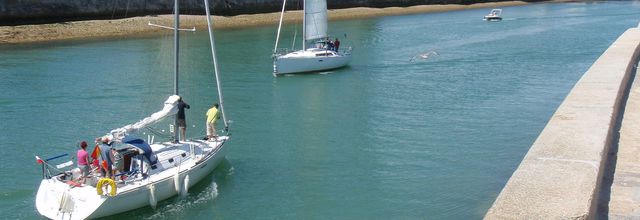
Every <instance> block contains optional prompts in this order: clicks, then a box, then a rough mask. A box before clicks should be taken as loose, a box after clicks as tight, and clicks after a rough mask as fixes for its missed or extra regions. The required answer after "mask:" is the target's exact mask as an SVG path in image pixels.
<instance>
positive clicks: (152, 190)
mask: <svg viewBox="0 0 640 220" xmlns="http://www.w3.org/2000/svg"><path fill="white" fill-rule="evenodd" d="M149 205H151V208H153V209H156V205H158V201H157V200H156V187H155V186H153V184H151V185H149Z"/></svg>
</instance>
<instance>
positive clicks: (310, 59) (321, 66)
mask: <svg viewBox="0 0 640 220" xmlns="http://www.w3.org/2000/svg"><path fill="white" fill-rule="evenodd" d="M349 62H351V53H345V54H343V53H337V52H334V51H327V50H306V51H302V50H301V51H296V52H292V53H289V54H286V55H282V56H278V57H276V58H275V60H274V64H273V69H274V71H273V72H274V74H275V75H281V74H291V73H307V72H317V71H324V70H331V69H337V68H341V67H344V66H346V65H347V64H349Z"/></svg>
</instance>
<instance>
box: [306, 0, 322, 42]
mask: <svg viewBox="0 0 640 220" xmlns="http://www.w3.org/2000/svg"><path fill="white" fill-rule="evenodd" d="M304 26H305V40H315V39H320V38H324V37H327V1H326V0H306V1H305V3H304Z"/></svg>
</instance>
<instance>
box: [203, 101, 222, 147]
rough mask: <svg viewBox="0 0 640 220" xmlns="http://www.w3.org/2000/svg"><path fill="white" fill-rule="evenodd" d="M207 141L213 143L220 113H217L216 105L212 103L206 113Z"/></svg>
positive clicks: (216, 135)
mask: <svg viewBox="0 0 640 220" xmlns="http://www.w3.org/2000/svg"><path fill="white" fill-rule="evenodd" d="M206 115H207V140H209V141H214V140H215V139H216V138H217V137H218V134H217V133H216V122H217V121H218V118H220V112H219V111H218V103H214V104H213V106H212V107H211V108H210V109H209V110H208V111H207V114H206Z"/></svg>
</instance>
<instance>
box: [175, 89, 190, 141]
mask: <svg viewBox="0 0 640 220" xmlns="http://www.w3.org/2000/svg"><path fill="white" fill-rule="evenodd" d="M185 108H187V109H189V108H191V106H189V104H187V103H186V102H184V101H182V97H180V99H178V114H177V115H176V117H177V119H176V122H177V124H178V130H180V141H185V140H186V135H187V121H186V120H185V116H184V109H185Z"/></svg>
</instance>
